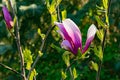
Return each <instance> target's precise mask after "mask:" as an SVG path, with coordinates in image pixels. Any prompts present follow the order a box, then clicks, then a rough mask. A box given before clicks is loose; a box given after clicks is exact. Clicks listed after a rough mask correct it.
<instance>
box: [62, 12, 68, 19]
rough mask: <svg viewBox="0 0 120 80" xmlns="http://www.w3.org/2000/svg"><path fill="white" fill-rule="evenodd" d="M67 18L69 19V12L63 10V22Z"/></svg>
mask: <svg viewBox="0 0 120 80" xmlns="http://www.w3.org/2000/svg"><path fill="white" fill-rule="evenodd" d="M66 17H67V11H66V10H63V11H62V20H64V19H66Z"/></svg>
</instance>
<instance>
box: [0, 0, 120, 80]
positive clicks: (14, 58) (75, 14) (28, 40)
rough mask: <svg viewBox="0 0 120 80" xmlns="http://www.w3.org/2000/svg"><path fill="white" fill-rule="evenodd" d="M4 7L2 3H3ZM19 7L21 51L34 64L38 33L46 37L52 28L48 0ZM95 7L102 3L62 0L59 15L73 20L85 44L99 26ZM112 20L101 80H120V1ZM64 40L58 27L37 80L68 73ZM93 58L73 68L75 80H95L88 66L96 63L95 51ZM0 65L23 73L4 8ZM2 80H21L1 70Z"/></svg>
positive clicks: (26, 0) (114, 0) (56, 79)
mask: <svg viewBox="0 0 120 80" xmlns="http://www.w3.org/2000/svg"><path fill="white" fill-rule="evenodd" d="M50 1H51V0H50ZM1 4H2V1H0V5H1ZM16 4H17V10H18V12H17V16H18V18H19V23H20V37H21V45H22V48H23V49H25V48H27V49H28V50H30V51H31V54H32V56H33V60H35V57H36V56H37V54H38V51H39V48H40V45H41V37H40V35H39V34H38V29H40V30H41V33H42V34H46V32H47V30H48V28H49V27H50V25H51V16H50V13H49V11H48V9H47V7H46V2H45V0H16ZM96 5H99V6H100V5H101V0H62V2H61V3H60V5H59V8H60V12H61V11H63V10H66V11H67V18H71V19H72V20H73V21H74V22H75V23H76V24H77V25H78V26H79V28H80V30H81V32H82V36H83V44H84V43H85V40H86V34H87V29H88V27H89V26H90V25H91V24H92V23H94V24H95V25H96V26H97V22H96V20H95V17H94V16H95V14H96ZM109 19H110V28H109V31H108V32H107V39H106V46H105V51H104V58H103V65H102V69H101V80H120V0H111V7H110V14H109ZM83 33H84V34H83ZM61 40H62V39H61V37H60V36H59V35H58V33H57V32H56V27H55V28H54V29H52V31H51V33H50V34H49V36H48V38H47V40H46V42H45V46H44V49H43V56H42V57H41V58H40V60H39V62H38V63H37V65H36V67H35V69H36V71H37V76H36V79H37V80H60V79H61V71H62V70H63V71H65V69H66V65H65V63H64V61H63V59H62V55H63V52H64V49H62V48H61V47H60V42H61ZM95 42H96V43H98V44H99V42H100V41H99V40H97V38H95V40H94V42H93V43H92V45H91V47H92V46H93V45H94V44H95ZM90 54H91V55H90V58H88V59H85V60H83V61H80V63H79V61H78V62H76V63H75V64H73V65H72V67H76V70H77V73H78V77H77V79H76V80H95V76H96V71H94V70H92V69H91V67H90V65H89V62H90V61H92V60H93V61H96V60H97V57H96V56H95V55H94V54H93V52H92V51H91V52H90ZM0 62H1V63H4V64H6V65H8V66H10V67H12V68H13V69H15V70H17V71H19V70H20V59H19V54H18V52H17V47H16V43H15V40H14V39H13V38H12V36H10V33H9V32H8V30H7V29H6V26H5V23H4V20H3V15H2V7H0ZM71 62H72V60H71ZM26 72H27V70H26ZM67 75H68V77H67V78H66V80H70V78H69V71H68V73H67ZM0 80H20V77H19V75H17V74H15V73H13V72H11V71H9V70H7V69H5V68H4V67H2V66H0Z"/></svg>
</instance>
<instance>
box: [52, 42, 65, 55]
mask: <svg viewBox="0 0 120 80" xmlns="http://www.w3.org/2000/svg"><path fill="white" fill-rule="evenodd" d="M51 47H52V48H54V49H55V50H57V52H59V53H62V52H63V50H62V49H61V48H60V47H58V46H57V45H55V44H53V43H52V44H51Z"/></svg>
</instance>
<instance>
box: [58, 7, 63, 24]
mask: <svg viewBox="0 0 120 80" xmlns="http://www.w3.org/2000/svg"><path fill="white" fill-rule="evenodd" d="M57 16H58V21H59V22H62V21H61V18H60V9H59V5H58V6H57Z"/></svg>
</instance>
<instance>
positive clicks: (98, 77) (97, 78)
mask: <svg viewBox="0 0 120 80" xmlns="http://www.w3.org/2000/svg"><path fill="white" fill-rule="evenodd" d="M110 6H111V0H109V4H108V11H107V12H108V14H107V15H108V17H109V14H110ZM107 26H109V24H107ZM106 36H107V29H105V30H104V37H103V42H102V52H103V53H104V48H105V39H106ZM101 67H102V61H100V63H99V68H98V72H97V75H96V80H100V72H101Z"/></svg>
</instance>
